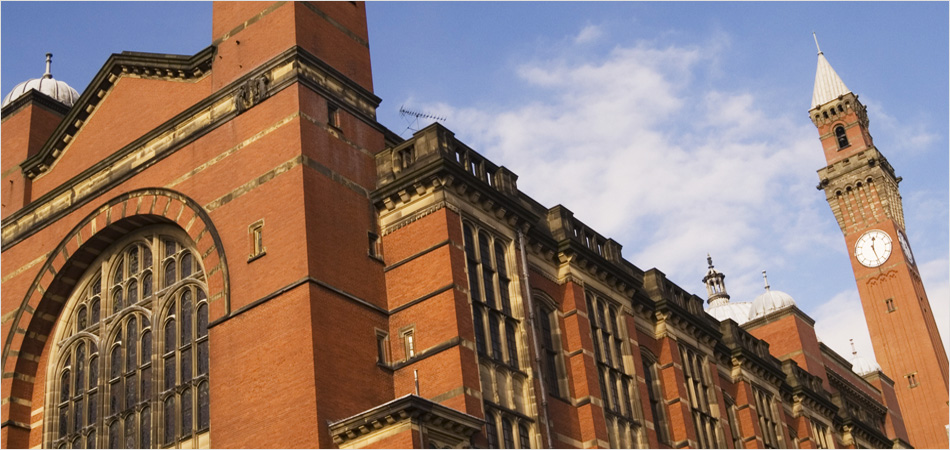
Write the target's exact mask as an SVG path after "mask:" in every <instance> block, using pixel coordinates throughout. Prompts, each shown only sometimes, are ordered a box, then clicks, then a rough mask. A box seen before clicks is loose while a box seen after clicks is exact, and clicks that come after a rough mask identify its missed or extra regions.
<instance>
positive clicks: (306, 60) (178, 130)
mask: <svg viewBox="0 0 950 450" xmlns="http://www.w3.org/2000/svg"><path fill="white" fill-rule="evenodd" d="M206 53H207V55H206V56H203V57H202V58H205V57H207V58H208V59H209V60H210V56H211V55H213V48H209V49H206V50H204V51H202V52H201V53H199V55H205V54H206ZM133 56H134V57H135V58H140V59H141V58H143V57H141V56H138V55H137V54H120V55H113V59H114V61H113V59H110V63H108V64H107V65H106V67H107V68H108V67H113V68H114V69H116V70H127V71H129V72H135V71H136V70H138V71H139V72H141V73H144V70H145V69H142V68H141V67H138V68H136V67H137V66H131V65H129V64H121V63H123V62H127V61H126V60H125V59H124V58H126V57H133ZM193 58H195V59H200V58H198V56H195V57H193ZM145 59H149V58H145ZM159 59H160V58H159ZM154 65H155V64H152V65H146V64H143V65H142V67H151V66H154ZM196 65H199V66H200V64H197V63H196ZM168 70H170V69H168ZM149 71H150V73H154V69H149ZM104 74H105V75H104ZM112 74H113V71H112V70H106V69H105V68H104V69H103V70H102V71H100V75H98V76H97V79H99V78H103V79H105V80H108V79H109V77H108V76H107V75H112ZM336 76H341V75H339V74H338V72H335V71H333V70H332V69H331V68H330V67H329V66H327V65H326V64H325V63H323V62H322V61H320V60H319V59H316V58H315V57H314V56H312V55H310V54H308V53H306V52H305V51H304V50H302V49H301V48H299V47H292V48H290V49H288V50H286V51H284V52H283V53H281V54H280V55H278V56H276V57H274V58H273V59H271V60H270V61H268V62H267V63H265V64H263V65H261V66H260V67H259V68H257V69H255V70H253V71H251V72H249V73H248V74H246V75H245V76H243V77H241V78H240V79H238V80H235V81H234V82H233V83H231V84H229V85H228V86H226V87H224V88H222V89H220V90H218V91H217V92H215V93H214V94H212V95H210V96H208V97H207V98H205V99H204V100H202V101H200V102H198V103H197V104H195V105H194V106H192V107H190V108H188V109H186V110H184V111H183V112H181V113H179V114H178V115H176V116H175V117H173V118H171V119H169V120H168V121H166V122H165V123H163V124H161V125H159V126H158V127H156V128H155V129H153V130H152V131H150V132H148V133H146V134H145V135H143V136H142V137H140V138H138V139H136V140H135V141H133V142H132V143H130V144H128V145H126V146H125V147H123V148H121V149H119V150H118V151H116V152H115V153H113V154H112V155H110V156H109V157H107V158H105V159H103V160H102V161H98V162H96V163H95V164H93V165H92V166H91V167H89V168H88V169H86V170H84V171H82V172H81V173H79V174H77V175H76V176H74V177H73V178H71V179H70V180H68V181H66V182H65V183H63V184H62V185H60V186H58V187H56V188H54V189H53V190H51V191H50V192H48V193H46V194H44V195H42V196H40V197H39V198H36V199H34V200H33V201H32V202H30V203H29V204H28V205H26V206H25V207H23V208H22V209H20V210H18V211H16V212H14V213H13V214H11V215H10V216H9V217H7V218H6V219H5V220H4V221H3V234H2V236H3V237H2V244H3V249H4V251H6V250H7V249H8V248H10V247H11V246H12V245H15V244H16V243H18V242H20V241H21V240H23V239H25V238H26V237H28V236H30V235H31V234H33V233H35V232H36V231H38V230H40V229H42V228H43V227H45V226H46V225H48V224H49V223H52V222H53V221H55V220H57V219H58V218H60V217H62V216H64V215H65V214H68V213H69V212H70V211H72V210H74V209H75V208H78V207H79V206H81V205H83V204H85V203H86V202H88V201H90V200H91V199H93V198H95V197H96V195H98V193H99V192H102V191H104V190H107V189H109V188H112V187H114V186H117V185H118V184H120V183H122V182H123V181H125V180H127V179H129V178H131V177H132V176H135V175H136V174H138V173H139V172H141V171H143V170H145V169H146V168H148V167H150V166H151V165H153V164H155V163H157V162H158V161H160V160H162V159H163V158H165V157H167V156H169V155H171V154H173V153H174V152H175V151H177V150H179V149H181V148H182V147H184V146H185V145H187V144H189V143H191V142H193V141H195V140H196V139H198V138H200V137H201V136H203V135H205V134H206V133H208V132H210V131H211V130H213V129H215V128H217V127H218V126H220V125H222V124H224V123H226V122H228V121H230V120H231V119H233V118H234V117H235V116H237V115H238V114H241V113H243V112H244V111H246V110H248V109H249V108H252V107H254V106H256V105H257V104H259V103H260V102H261V101H263V100H264V99H266V98H268V97H269V96H272V95H274V94H275V93H277V92H279V91H281V90H283V89H284V88H286V87H288V86H290V85H292V84H293V83H295V82H301V83H302V84H305V85H306V86H308V87H310V88H311V89H315V90H317V91H318V92H321V93H323V94H325V95H328V96H330V97H331V98H335V99H337V102H338V103H339V105H340V106H341V107H343V108H346V109H347V110H348V111H349V112H351V113H353V114H354V115H355V116H357V117H359V118H361V119H362V120H364V121H366V122H367V123H369V124H371V125H372V126H374V127H376V128H380V129H384V128H383V127H382V126H381V125H378V124H377V123H376V122H375V105H376V103H374V102H377V101H378V100H379V99H378V98H377V97H375V96H373V95H372V94H371V93H369V92H368V91H365V90H364V89H362V88H360V87H359V86H356V85H355V84H354V83H352V82H350V81H348V80H345V79H342V80H341V79H337V78H336ZM114 81H115V80H114V79H113V80H111V81H108V83H114ZM94 84H95V83H93V84H91V85H90V86H93V85H94ZM89 92H90V91H89V90H87V92H86V93H85V94H83V96H82V97H80V101H79V102H77V105H83V104H84V103H83V99H84V98H85V97H88V96H89ZM77 111H78V110H77V108H73V110H72V112H71V113H70V115H69V116H67V117H66V119H64V121H63V124H61V125H60V128H58V129H57V132H55V133H54V134H53V137H52V138H51V140H50V141H49V142H47V145H46V147H44V148H47V147H48V148H53V147H54V146H53V144H54V143H55V142H57V141H58V140H59V138H57V136H58V135H62V134H63V133H66V132H67V131H68V130H69V129H68V128H64V127H66V125H64V124H66V123H67V122H75V120H73V119H75V118H76V117H78V116H77V114H78V112H77ZM80 125H81V124H80ZM42 153H43V152H42V151H41V152H40V153H38V155H40V154H42ZM50 156H53V155H52V153H50ZM57 156H58V155H57ZM53 157H54V158H55V156H53ZM35 162H36V161H34V163H35ZM37 167H38V166H36V165H34V169H30V170H36V168H37ZM27 170H28V169H24V171H27Z"/></svg>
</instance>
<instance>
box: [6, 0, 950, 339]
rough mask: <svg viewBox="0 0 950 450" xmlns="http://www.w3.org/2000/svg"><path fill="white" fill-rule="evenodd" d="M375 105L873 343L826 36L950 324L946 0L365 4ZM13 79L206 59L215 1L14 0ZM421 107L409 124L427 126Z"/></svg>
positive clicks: (396, 123)
mask: <svg viewBox="0 0 950 450" xmlns="http://www.w3.org/2000/svg"><path fill="white" fill-rule="evenodd" d="M367 12H368V20H369V31H370V48H371V53H372V58H373V70H374V83H375V91H376V94H377V95H378V96H380V97H381V98H382V99H383V103H382V105H381V106H380V109H379V111H378V116H379V120H380V122H382V123H383V124H384V125H386V126H387V127H389V128H390V129H392V130H393V131H395V132H397V133H399V134H401V135H402V136H409V135H410V134H411V131H410V130H408V129H407V127H408V126H410V125H411V124H409V123H407V122H406V121H405V120H404V119H403V118H402V117H400V116H399V114H398V109H399V107H400V106H406V107H409V108H412V109H417V110H422V111H426V112H429V113H433V114H438V115H443V116H446V117H447V120H446V121H445V122H444V124H445V125H446V126H448V127H449V128H450V129H452V130H453V131H454V132H455V133H456V135H457V136H458V137H459V138H460V139H462V140H463V141H464V142H466V143H467V144H469V145H470V146H471V147H473V148H474V149H476V150H477V151H479V152H481V153H482V154H484V155H486V156H487V157H488V158H490V159H491V160H493V161H494V162H495V163H497V164H500V165H505V166H507V167H508V168H510V169H511V170H513V171H514V172H515V173H517V174H518V175H519V177H520V178H519V187H520V188H521V189H522V190H523V191H525V192H526V193H528V194H529V195H531V196H532V197H534V198H535V199H537V200H538V201H540V202H542V203H543V204H545V205H547V206H554V205H556V204H558V203H561V204H564V205H565V206H566V207H567V208H569V209H571V210H572V211H574V213H575V214H576V216H577V217H578V218H579V219H580V220H582V221H584V222H585V223H587V224H588V225H590V226H592V227H594V228H595V229H597V230H598V231H600V232H601V233H602V234H604V235H607V236H610V237H613V238H614V239H615V240H617V241H619V242H620V243H621V244H623V246H624V248H623V254H624V256H625V257H626V258H627V259H628V260H630V261H631V262H633V263H634V264H636V265H637V266H639V267H641V268H643V269H649V268H651V267H657V268H659V269H660V270H662V271H663V272H665V273H666V274H667V275H668V276H669V277H670V278H671V279H672V280H674V281H675V282H677V283H678V284H680V285H681V286H683V287H684V288H686V289H688V290H690V291H692V292H695V293H697V294H698V295H701V296H703V295H704V292H705V290H704V288H703V286H702V283H701V282H700V279H701V278H702V276H703V274H704V272H705V269H706V265H705V262H706V261H705V257H706V253H707V252H708V253H711V254H712V256H713V259H714V261H715V263H716V266H717V268H718V269H720V270H721V271H723V272H724V273H726V275H727V279H726V284H727V288H728V290H729V292H730V294H732V300H733V301H751V300H752V299H753V298H754V297H755V296H756V295H758V294H759V293H760V292H761V291H762V279H761V271H762V270H768V273H769V282H770V284H771V286H772V288H773V289H778V290H782V291H785V292H788V293H789V294H791V295H792V296H793V297H794V298H795V299H796V301H797V302H798V303H799V305H800V306H801V307H802V309H803V310H804V311H806V312H807V313H808V314H810V315H811V316H812V317H813V318H815V319H816V320H817V327H818V329H819V335H820V337H821V338H822V339H823V340H824V341H825V342H826V343H828V344H829V345H830V346H832V347H833V348H835V349H837V350H838V351H839V352H841V353H843V354H845V355H846V356H850V355H849V347H848V344H847V340H848V338H851V337H853V338H854V339H855V341H856V342H857V343H858V348H859V350H860V351H861V352H862V354H865V355H867V354H870V353H871V349H870V342H869V340H868V338H867V331H866V329H863V328H862V323H863V321H862V320H859V319H861V311H860V303H859V301H858V297H857V290H856V288H855V283H854V278H853V276H852V272H851V267H850V262H849V259H848V252H849V250H850V249H847V248H845V245H844V240H843V238H842V237H841V234H840V231H839V230H838V227H837V225H836V223H835V222H834V219H833V217H832V215H831V212H830V210H829V208H828V206H827V204H826V203H825V200H824V195H823V193H822V192H819V191H817V190H816V189H815V185H816V184H817V182H818V179H817V174H816V173H815V172H816V171H817V170H818V169H819V168H821V167H823V166H824V161H823V157H822V153H821V147H820V144H819V142H818V139H817V132H816V131H815V129H814V126H813V125H812V124H811V122H810V121H809V119H808V116H807V110H808V108H809V106H810V101H811V94H812V87H813V84H814V76H815V67H816V62H817V56H816V50H815V44H814V41H813V39H812V35H811V33H812V31H814V32H816V33H817V34H818V39H819V43H820V44H821V47H822V50H823V51H824V53H825V56H826V57H827V58H828V60H829V61H830V62H831V64H832V66H833V67H834V68H835V70H836V71H837V72H838V74H839V75H840V76H841V77H842V79H843V80H844V82H845V83H846V84H847V86H848V87H849V88H850V89H851V90H852V91H853V92H855V93H856V94H858V95H859V96H860V99H861V101H862V102H864V103H865V105H866V106H867V107H868V115H869V117H870V131H871V134H872V135H873V136H874V139H875V144H876V145H877V147H878V148H879V149H880V150H881V151H882V152H883V153H884V154H885V156H886V157H887V158H888V160H889V161H890V162H891V164H892V165H893V166H894V167H895V169H896V171H897V173H898V175H900V176H902V177H903V180H904V181H903V182H902V183H901V193H902V196H903V200H904V214H905V218H906V225H907V234H908V237H909V240H910V243H911V246H912V247H913V251H914V254H915V257H916V258H917V260H918V264H919V268H920V270H921V273H922V276H923V280H924V284H925V286H926V287H927V291H928V294H929V297H930V302H931V304H932V307H933V310H934V312H935V316H936V318H937V322H938V324H939V325H940V327H941V333H942V337H943V339H944V342H945V343H946V342H947V341H948V339H947V338H948V322H950V309H948V301H950V256H948V248H950V239H948V236H950V233H948V230H950V199H948V192H950V191H948V186H950V181H948V173H950V170H948V168H950V161H948V148H950V144H948V134H950V130H948V123H950V116H948V109H950V107H948V105H950V102H948V98H950V94H948V86H950V80H948V70H947V67H948V65H950V62H948V54H950V49H948V27H947V17H948V4H947V3H946V2H929V3H909V2H899V3H884V2H875V3H857V2H845V3H824V2H801V3H799V2H791V3H777V2H768V3H746V2H742V3H716V2H708V3H706V2H703V3H687V2H677V3H662V2H651V3H614V2H611V3H567V2H563V3H561V2H559V3H535V2H529V3H460V2H459V3H435V2H432V3H429V2H427V3H402V2H387V3H370V4H368V6H367ZM0 21H2V24H0V25H2V26H0V61H2V64H0V69H2V73H0V84H2V90H3V94H4V95H5V94H6V93H7V92H9V91H10V89H12V88H13V86H14V85H15V84H17V83H19V82H21V81H24V80H26V79H28V78H34V77H38V76H40V75H41V74H42V73H43V69H44V55H45V53H46V52H52V53H53V54H54V58H53V74H54V76H55V77H56V78H57V79H60V80H64V81H66V82H68V83H70V84H71V85H72V86H73V87H74V88H76V89H77V90H79V91H80V92H81V91H82V90H83V89H84V88H85V86H86V84H87V83H88V82H89V81H90V80H91V79H92V77H93V76H94V75H95V73H96V72H97V71H98V70H99V68H100V67H101V66H102V64H103V63H104V62H105V60H106V59H107V58H108V56H109V54H111V53H116V52H120V51H123V50H132V51H149V52H161V53H179V54H193V53H195V52H197V51H199V50H201V49H202V48H204V47H206V46H207V45H209V44H210V42H211V39H212V37H211V25H210V24H211V6H210V4H208V3H189V2H172V3H159V4H155V3H121V2H115V3H113V2H108V3H72V2H70V3H33V2H28V3H17V2H9V1H5V2H3V3H2V4H0ZM424 125H425V124H415V125H414V127H415V128H418V127H421V126H424Z"/></svg>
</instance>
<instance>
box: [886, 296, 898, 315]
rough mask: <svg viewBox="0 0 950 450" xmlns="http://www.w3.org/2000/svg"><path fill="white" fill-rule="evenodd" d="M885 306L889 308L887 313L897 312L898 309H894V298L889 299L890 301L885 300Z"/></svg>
mask: <svg viewBox="0 0 950 450" xmlns="http://www.w3.org/2000/svg"><path fill="white" fill-rule="evenodd" d="M884 304H885V305H886V306H887V312H889V313H890V312H894V311H897V308H895V307H894V299H893V298H889V299H887V300H884Z"/></svg>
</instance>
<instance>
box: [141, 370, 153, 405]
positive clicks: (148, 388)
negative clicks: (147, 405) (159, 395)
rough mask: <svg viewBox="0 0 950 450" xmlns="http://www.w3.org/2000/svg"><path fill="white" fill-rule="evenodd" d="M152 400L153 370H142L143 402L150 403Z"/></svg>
mask: <svg viewBox="0 0 950 450" xmlns="http://www.w3.org/2000/svg"><path fill="white" fill-rule="evenodd" d="M151 398H152V368H151V367H146V368H144V369H142V400H144V401H148V400H149V399H151Z"/></svg>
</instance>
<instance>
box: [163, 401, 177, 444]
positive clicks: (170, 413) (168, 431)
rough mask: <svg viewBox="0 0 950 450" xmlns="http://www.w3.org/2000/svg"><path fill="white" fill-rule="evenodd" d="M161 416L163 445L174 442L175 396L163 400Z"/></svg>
mask: <svg viewBox="0 0 950 450" xmlns="http://www.w3.org/2000/svg"><path fill="white" fill-rule="evenodd" d="M163 409H164V411H162V413H163V414H162V416H163V418H164V419H165V420H164V421H163V424H164V426H163V427H162V442H163V443H164V444H165V445H168V444H171V443H173V442H175V396H174V395H172V396H170V397H168V398H166V399H165V404H164V408H163Z"/></svg>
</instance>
